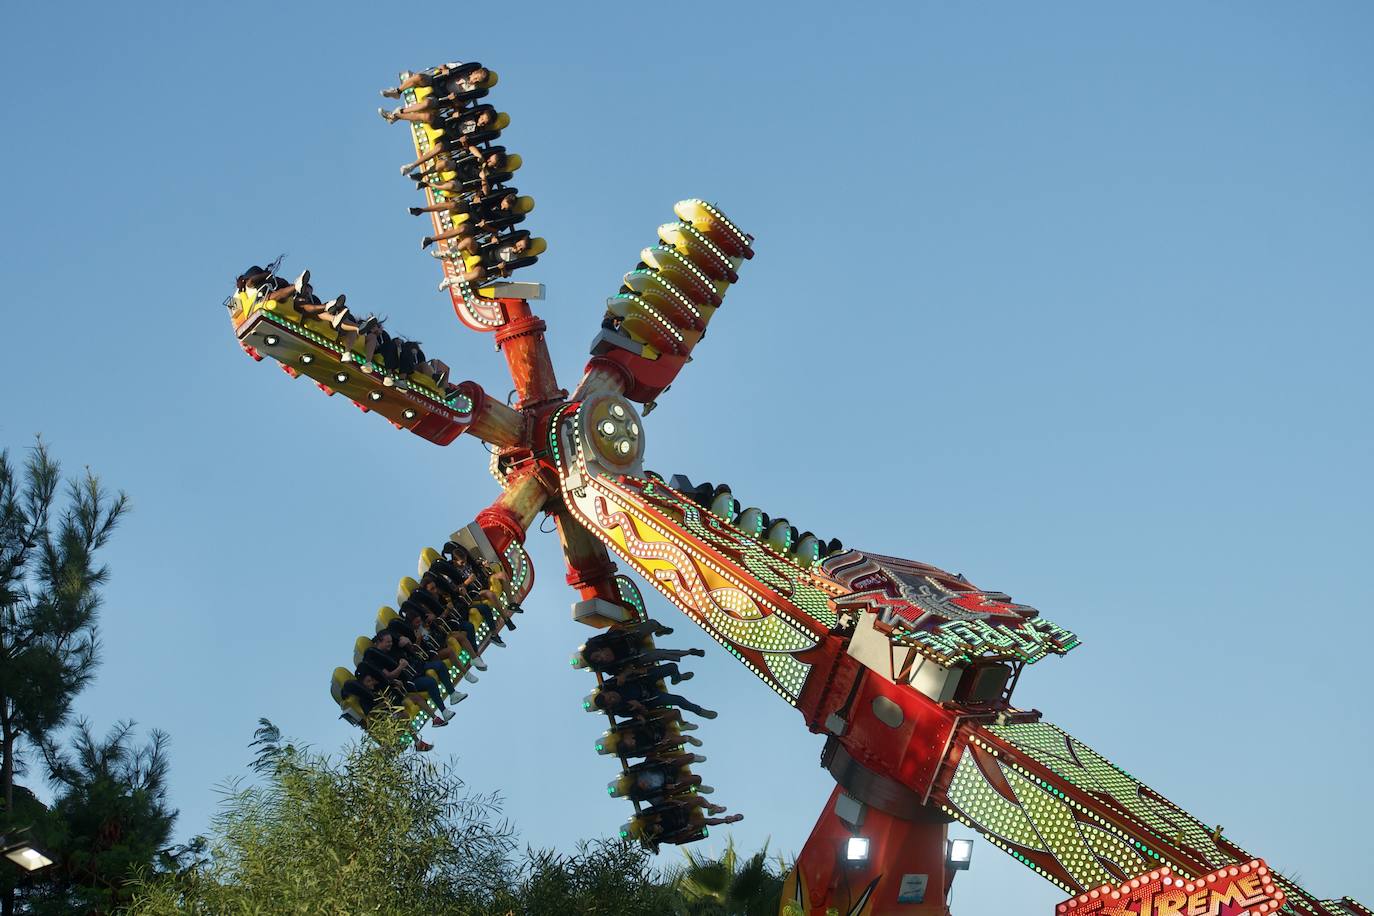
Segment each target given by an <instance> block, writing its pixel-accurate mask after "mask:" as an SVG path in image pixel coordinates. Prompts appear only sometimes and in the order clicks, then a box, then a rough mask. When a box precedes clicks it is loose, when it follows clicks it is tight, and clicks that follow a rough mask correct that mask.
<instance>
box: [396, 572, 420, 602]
mask: <svg viewBox="0 0 1374 916" xmlns="http://www.w3.org/2000/svg"><path fill="white" fill-rule="evenodd" d="M419 587H420V583H419V582H416V581H415V580H414V579H412V578H411V577H410V576H402V577H401V582H400V584H399V585H397V586H396V606H397V607H400V606H401V605H402V604H405V603H406V599H407V598H409V597H410V593H411V592H413V591H415V590H416V589H417V588H419Z"/></svg>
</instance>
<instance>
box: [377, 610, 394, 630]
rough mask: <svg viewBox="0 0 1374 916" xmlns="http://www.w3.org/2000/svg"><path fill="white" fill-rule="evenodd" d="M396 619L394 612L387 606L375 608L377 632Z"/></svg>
mask: <svg viewBox="0 0 1374 916" xmlns="http://www.w3.org/2000/svg"><path fill="white" fill-rule="evenodd" d="M395 619H396V612H395V611H393V610H392V609H391V608H389V607H382V608H379V609H378V610H377V632H378V633H380V632H382V631H383V630H385V629H386V627H387V624H389V623H391V621H393V620H395Z"/></svg>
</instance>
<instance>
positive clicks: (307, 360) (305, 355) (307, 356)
mask: <svg viewBox="0 0 1374 916" xmlns="http://www.w3.org/2000/svg"><path fill="white" fill-rule="evenodd" d="M314 361H315V357H313V356H311V355H310V354H309V353H302V354H301V362H303V363H305V364H306V365H307V366H308V365H310V364H311V363H313V362H314Z"/></svg>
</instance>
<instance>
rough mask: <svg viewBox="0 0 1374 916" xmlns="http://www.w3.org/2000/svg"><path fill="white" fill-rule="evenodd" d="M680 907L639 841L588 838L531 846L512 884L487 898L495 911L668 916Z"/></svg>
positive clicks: (515, 915) (531, 915) (499, 915)
mask: <svg viewBox="0 0 1374 916" xmlns="http://www.w3.org/2000/svg"><path fill="white" fill-rule="evenodd" d="M680 911H681V907H680V900H679V898H678V895H677V894H676V893H675V892H674V890H673V887H672V884H671V883H670V882H665V881H664V880H663V878H662V876H661V875H660V874H659V873H658V871H657V870H656V869H655V868H654V867H653V865H652V864H651V862H650V859H649V854H648V853H647V852H646V851H645V850H644V849H643V847H641V846H640V845H639V844H638V843H631V842H627V841H625V840H621V839H615V840H600V841H596V842H587V843H583V844H582V845H581V846H579V848H578V850H577V852H576V853H574V854H572V855H563V854H560V853H557V852H553V851H549V850H545V851H535V850H529V851H527V852H526V854H525V860H524V862H523V864H522V865H521V866H520V867H519V868H518V869H517V870H516V871H515V872H514V874H513V876H512V879H511V880H510V882H509V884H508V886H507V887H506V888H504V889H501V890H499V891H498V892H497V893H496V894H494V895H493V897H492V898H491V899H490V900H488V901H486V902H485V904H484V906H483V907H482V909H481V910H480V912H483V913H487V914H491V916H611V914H615V916H622V914H623V916H665V914H670V913H677V912H680Z"/></svg>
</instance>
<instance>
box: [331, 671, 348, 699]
mask: <svg viewBox="0 0 1374 916" xmlns="http://www.w3.org/2000/svg"><path fill="white" fill-rule="evenodd" d="M351 680H353V672H352V671H349V670H348V669H347V668H335V669H334V675H333V677H331V678H330V679H329V695H330V696H332V697H333V698H334V702H335V703H338V704H339V705H340V706H342V705H343V704H344V695H343V685H344V684H346V683H348V682H349V681H351Z"/></svg>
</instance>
